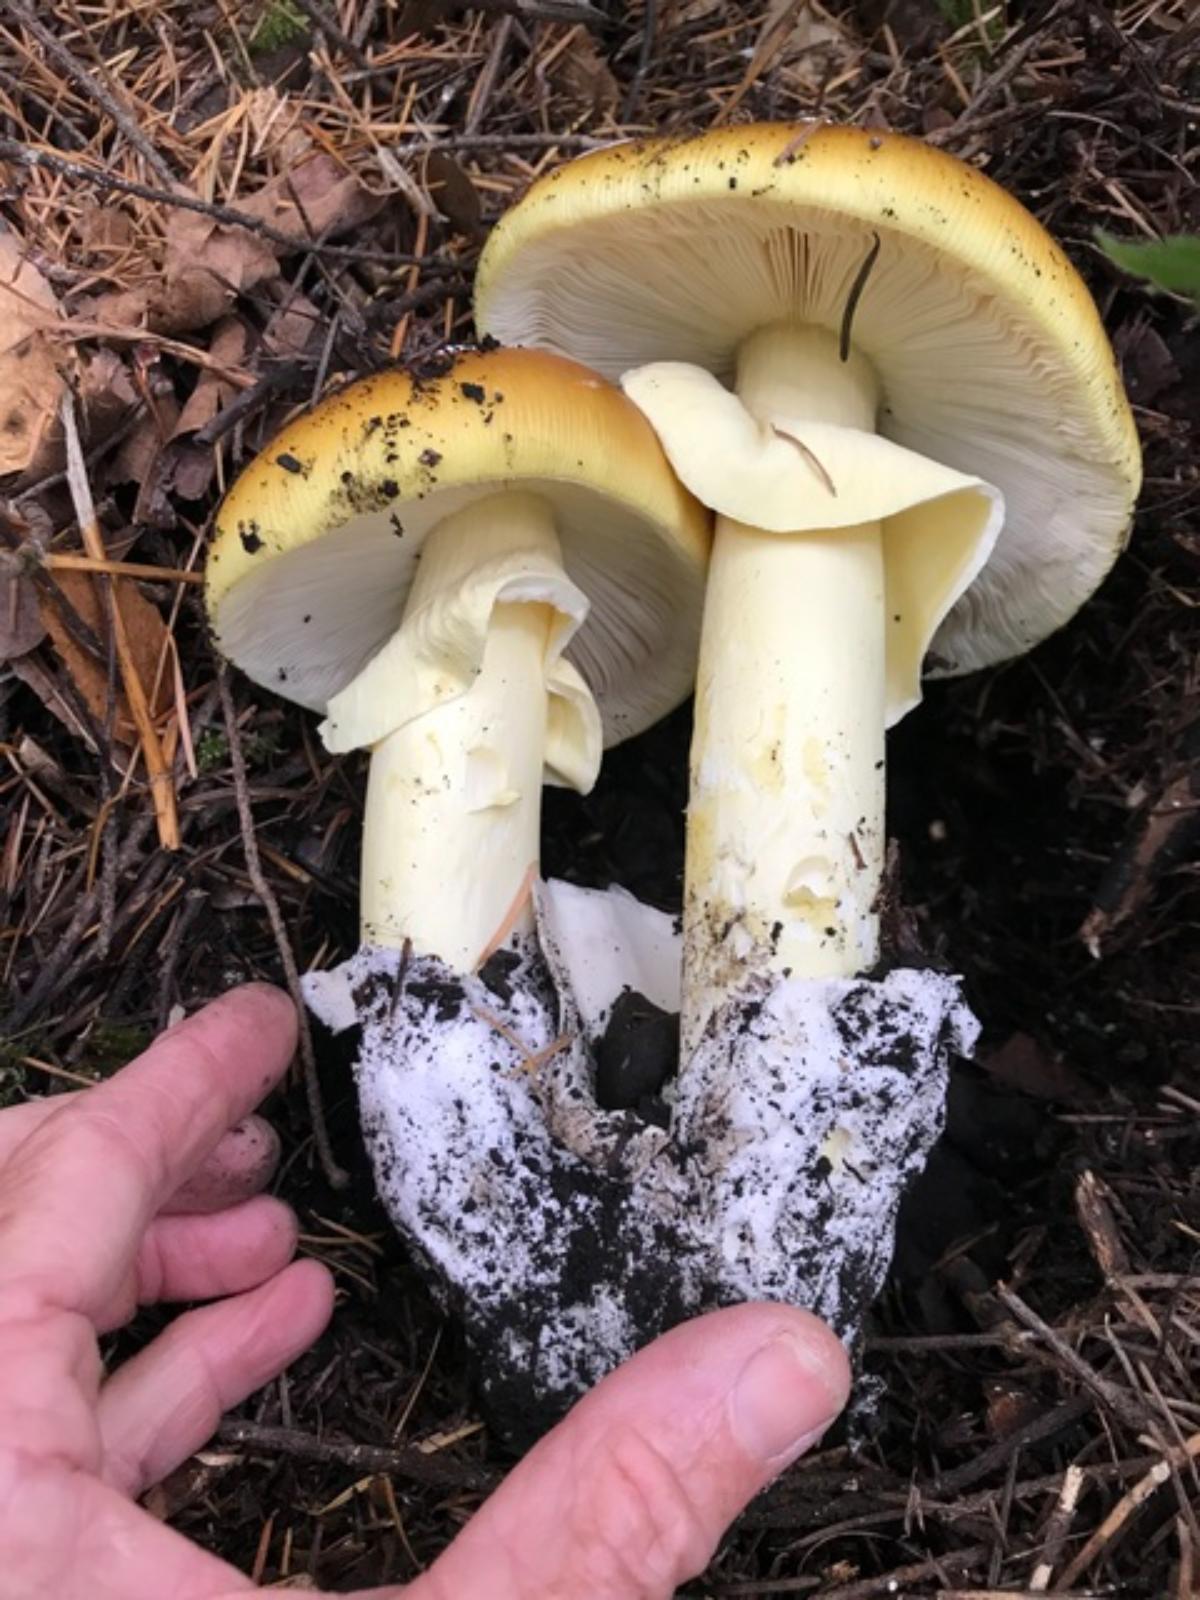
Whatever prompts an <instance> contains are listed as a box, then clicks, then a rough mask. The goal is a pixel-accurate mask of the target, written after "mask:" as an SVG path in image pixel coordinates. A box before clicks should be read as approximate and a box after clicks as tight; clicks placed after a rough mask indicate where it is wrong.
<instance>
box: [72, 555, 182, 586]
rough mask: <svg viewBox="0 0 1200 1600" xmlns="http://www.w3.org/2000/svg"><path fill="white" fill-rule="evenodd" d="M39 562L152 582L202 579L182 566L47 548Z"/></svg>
mask: <svg viewBox="0 0 1200 1600" xmlns="http://www.w3.org/2000/svg"><path fill="white" fill-rule="evenodd" d="M43 565H44V566H47V567H49V568H50V569H51V571H58V572H107V573H108V575H109V577H110V578H145V579H148V580H150V581H152V582H154V583H203V582H204V574H203V573H202V572H184V570H183V569H182V567H156V566H152V565H151V563H150V562H148V561H113V560H110V558H109V557H108V556H105V557H104V558H103V559H101V558H100V557H99V556H80V555H72V554H71V553H70V552H68V551H63V550H51V551H49V552H48V553H47V555H46V557H45V559H44V561H43Z"/></svg>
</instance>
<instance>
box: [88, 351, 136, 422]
mask: <svg viewBox="0 0 1200 1600" xmlns="http://www.w3.org/2000/svg"><path fill="white" fill-rule="evenodd" d="M76 393H77V396H78V399H79V406H80V410H81V412H82V424H83V433H84V437H85V438H86V439H87V441H88V443H89V444H96V443H98V442H99V441H100V440H102V439H105V438H107V436H108V435H109V434H110V433H112V432H113V431H114V430H115V429H116V428H119V427H120V426H121V424H122V423H123V422H124V421H125V419H126V417H128V415H129V413H130V412H131V411H132V410H133V409H134V407H135V406H136V405H137V403H138V393H137V390H136V389H135V388H134V386H133V379H132V378H131V377H130V376H129V368H128V367H127V366H126V364H125V362H124V361H122V360H121V358H120V356H119V355H117V353H116V352H115V351H113V350H94V351H92V352H91V353H89V354H88V355H86V356H84V357H83V358H82V360H81V363H80V368H79V381H78V383H77V385H76Z"/></svg>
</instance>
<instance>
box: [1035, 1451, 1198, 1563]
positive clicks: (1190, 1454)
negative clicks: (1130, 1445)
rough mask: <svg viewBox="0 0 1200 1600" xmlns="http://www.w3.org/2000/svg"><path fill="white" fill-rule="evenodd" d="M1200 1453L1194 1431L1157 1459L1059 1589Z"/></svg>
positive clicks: (1082, 1552) (1094, 1536) (1090, 1542)
mask: <svg viewBox="0 0 1200 1600" xmlns="http://www.w3.org/2000/svg"><path fill="white" fill-rule="evenodd" d="M1198 1455H1200V1433H1194V1434H1193V1435H1192V1437H1191V1438H1190V1439H1188V1440H1187V1441H1186V1442H1185V1444H1184V1445H1183V1446H1182V1448H1181V1449H1178V1450H1169V1451H1167V1453H1166V1455H1165V1456H1164V1458H1163V1460H1161V1461H1156V1462H1155V1463H1154V1465H1153V1466H1152V1467H1151V1468H1150V1470H1149V1472H1147V1473H1146V1475H1145V1477H1142V1478H1139V1479H1138V1481H1137V1482H1136V1483H1135V1484H1134V1486H1133V1488H1132V1489H1130V1490H1128V1491H1127V1492H1126V1493H1125V1494H1123V1495H1122V1496H1121V1498H1120V1499H1119V1500H1118V1501H1117V1503H1116V1505H1115V1506H1114V1507H1113V1508H1112V1510H1111V1511H1110V1512H1109V1513H1108V1515H1107V1516H1106V1517H1105V1519H1104V1521H1103V1522H1102V1523H1101V1524H1100V1526H1099V1527H1098V1528H1097V1529H1096V1531H1095V1533H1093V1534H1092V1536H1091V1538H1090V1539H1089V1540H1088V1542H1087V1543H1086V1544H1085V1545H1084V1547H1083V1549H1082V1550H1080V1552H1079V1553H1078V1555H1077V1556H1076V1557H1075V1559H1074V1560H1073V1561H1071V1562H1070V1563H1069V1565H1068V1566H1066V1567H1065V1568H1064V1569H1063V1575H1062V1577H1061V1578H1060V1579H1059V1580H1058V1589H1066V1588H1069V1587H1070V1585H1071V1584H1072V1583H1074V1582H1075V1579H1076V1578H1078V1577H1079V1576H1080V1575H1081V1574H1082V1573H1084V1572H1086V1571H1087V1569H1088V1568H1089V1567H1090V1566H1091V1564H1092V1562H1093V1561H1095V1559H1096V1557H1097V1556H1098V1555H1099V1554H1100V1552H1101V1551H1102V1550H1103V1549H1104V1547H1105V1546H1106V1545H1107V1544H1110V1543H1111V1542H1112V1540H1113V1539H1114V1538H1115V1537H1116V1535H1117V1534H1118V1533H1119V1532H1120V1531H1121V1529H1122V1528H1123V1527H1124V1526H1125V1524H1126V1523H1127V1522H1128V1521H1129V1519H1130V1517H1131V1516H1132V1515H1133V1513H1134V1512H1135V1511H1136V1510H1137V1509H1138V1507H1139V1506H1142V1505H1144V1504H1145V1503H1146V1501H1147V1500H1149V1498H1150V1496H1151V1495H1152V1494H1153V1493H1154V1491H1155V1490H1156V1489H1161V1488H1162V1486H1163V1484H1164V1483H1166V1482H1167V1481H1168V1480H1169V1478H1170V1476H1171V1468H1172V1466H1174V1465H1178V1464H1180V1463H1182V1462H1184V1461H1194V1460H1195V1459H1196V1457H1197V1456H1198ZM1055 1592H1057V1590H1056V1591H1055Z"/></svg>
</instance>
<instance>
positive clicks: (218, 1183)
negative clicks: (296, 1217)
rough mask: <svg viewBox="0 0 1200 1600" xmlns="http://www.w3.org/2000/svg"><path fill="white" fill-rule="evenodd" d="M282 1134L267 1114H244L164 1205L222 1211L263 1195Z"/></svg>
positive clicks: (171, 1208) (178, 1209)
mask: <svg viewBox="0 0 1200 1600" xmlns="http://www.w3.org/2000/svg"><path fill="white" fill-rule="evenodd" d="M279 1148H280V1147H279V1135H278V1134H277V1133H276V1132H275V1129H274V1128H273V1127H272V1126H271V1124H270V1123H269V1122H268V1121H267V1119H266V1118H265V1117H256V1116H250V1117H243V1118H242V1120H241V1121H240V1122H239V1123H237V1125H236V1126H235V1127H232V1128H230V1130H229V1132H228V1133H226V1134H223V1135H222V1136H221V1142H220V1143H219V1144H218V1145H217V1147H216V1149H215V1150H214V1151H213V1152H212V1154H211V1155H209V1156H206V1157H205V1159H204V1160H203V1162H201V1164H200V1167H199V1168H198V1170H197V1171H196V1173H195V1174H194V1175H193V1176H192V1177H190V1178H189V1179H188V1180H187V1182H186V1183H184V1184H182V1185H181V1186H180V1188H178V1189H176V1191H175V1193H174V1194H173V1195H172V1196H171V1198H170V1199H169V1200H168V1201H167V1203H166V1205H165V1206H164V1207H163V1210H164V1211H170V1212H179V1213H182V1212H205V1211H221V1210H223V1209H224V1208H225V1207H226V1206H233V1205H237V1203H238V1202H239V1201H240V1200H249V1198H250V1196H251V1195H254V1194H261V1193H262V1191H263V1190H264V1189H265V1188H266V1187H267V1185H268V1184H269V1183H270V1181H271V1179H272V1178H273V1177H274V1176H275V1169H276V1167H278V1165H279Z"/></svg>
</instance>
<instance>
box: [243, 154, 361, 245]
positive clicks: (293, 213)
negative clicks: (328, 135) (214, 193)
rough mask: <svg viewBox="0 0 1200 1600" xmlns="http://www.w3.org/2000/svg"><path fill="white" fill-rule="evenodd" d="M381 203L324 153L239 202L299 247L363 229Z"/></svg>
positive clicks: (273, 180)
mask: <svg viewBox="0 0 1200 1600" xmlns="http://www.w3.org/2000/svg"><path fill="white" fill-rule="evenodd" d="M383 204H384V200H383V197H382V195H376V194H372V193H371V192H370V191H369V190H368V189H366V188H364V186H363V185H362V184H361V183H360V182H359V180H358V179H357V178H356V177H355V176H354V174H353V173H352V172H347V171H346V169H345V167H343V166H341V165H340V164H339V163H338V162H337V161H335V160H334V159H333V157H332V156H331V155H327V154H326V153H325V152H324V151H320V152H318V153H317V154H316V155H315V156H311V157H310V158H309V159H308V160H307V161H302V162H301V163H300V165H299V166H296V167H293V168H292V169H291V171H289V172H286V173H283V174H281V175H280V176H279V177H278V178H272V179H271V181H270V182H269V183H267V184H265V185H264V186H263V188H261V189H260V190H259V191H258V193H257V194H252V195H251V196H250V197H249V198H248V199H245V200H240V201H239V202H238V210H239V211H245V212H247V213H249V215H250V216H252V217H259V218H261V219H262V221H264V222H266V223H269V224H270V226H271V227H272V228H275V229H276V230H277V231H278V232H280V233H286V234H287V235H288V236H289V237H290V238H292V239H294V241H295V242H296V244H298V245H299V244H305V243H306V242H307V241H309V240H311V239H327V238H337V236H338V235H339V234H343V233H347V232H349V231H350V230H351V229H352V228H358V227H361V226H362V224H363V223H364V222H368V221H369V220H370V219H371V218H372V217H373V216H374V215H375V214H376V212H378V211H379V210H380V209H381V208H382V206H383ZM244 231H245V230H244V229H243V230H239V232H244Z"/></svg>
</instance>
